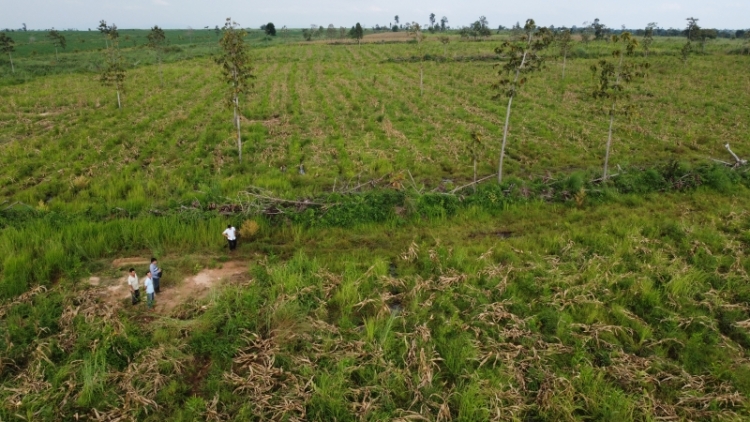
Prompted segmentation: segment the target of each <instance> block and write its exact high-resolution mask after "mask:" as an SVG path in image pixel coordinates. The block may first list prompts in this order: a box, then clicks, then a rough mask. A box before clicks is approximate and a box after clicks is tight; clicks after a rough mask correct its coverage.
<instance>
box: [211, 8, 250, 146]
mask: <svg viewBox="0 0 750 422" xmlns="http://www.w3.org/2000/svg"><path fill="white" fill-rule="evenodd" d="M246 35H247V32H245V30H244V29H242V28H241V27H240V25H239V24H238V23H237V22H233V21H232V19H231V18H227V21H226V23H225V24H224V36H222V37H221V40H220V41H219V45H220V46H221V55H220V56H219V57H217V58H216V63H217V64H218V65H219V66H221V75H222V78H223V80H224V82H226V84H227V85H229V89H228V91H227V93H226V104H227V106H229V107H231V108H232V110H234V125H235V127H236V129H237V151H238V156H239V161H242V134H241V130H240V129H241V125H240V116H241V114H240V95H242V94H245V93H247V91H248V90H249V89H250V88H251V87H252V86H253V85H252V79H253V78H254V77H255V76H253V74H252V70H253V68H252V64H251V62H250V55H249V53H248V50H247V45H246V44H245V36H246Z"/></svg>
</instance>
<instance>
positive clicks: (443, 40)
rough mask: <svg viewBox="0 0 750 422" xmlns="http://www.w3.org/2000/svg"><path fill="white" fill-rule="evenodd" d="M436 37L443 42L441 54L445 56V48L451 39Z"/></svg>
mask: <svg viewBox="0 0 750 422" xmlns="http://www.w3.org/2000/svg"><path fill="white" fill-rule="evenodd" d="M438 39H439V40H440V42H441V43H442V44H443V56H445V57H447V54H446V52H445V48H446V47H447V46H448V44H450V42H451V39H450V37H439V38H438Z"/></svg>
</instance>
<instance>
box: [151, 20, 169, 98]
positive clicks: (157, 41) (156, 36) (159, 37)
mask: <svg viewBox="0 0 750 422" xmlns="http://www.w3.org/2000/svg"><path fill="white" fill-rule="evenodd" d="M146 38H147V39H148V46H149V48H151V49H153V50H154V53H155V54H156V62H157V64H158V66H159V83H160V84H161V86H162V87H163V86H164V72H162V69H161V56H162V54H163V53H164V47H165V46H166V45H167V37H166V35H165V34H164V30H163V29H161V28H159V25H154V27H153V28H151V32H149V33H148V35H147V36H146Z"/></svg>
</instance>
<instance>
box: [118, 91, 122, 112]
mask: <svg viewBox="0 0 750 422" xmlns="http://www.w3.org/2000/svg"><path fill="white" fill-rule="evenodd" d="M117 108H119V109H121V108H122V104H120V88H117Z"/></svg>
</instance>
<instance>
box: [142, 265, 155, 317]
mask: <svg viewBox="0 0 750 422" xmlns="http://www.w3.org/2000/svg"><path fill="white" fill-rule="evenodd" d="M143 284H144V285H145V286H146V306H148V309H151V308H152V307H153V306H154V280H153V279H152V278H151V271H149V272H147V273H146V280H145V282H144V283H143Z"/></svg>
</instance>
